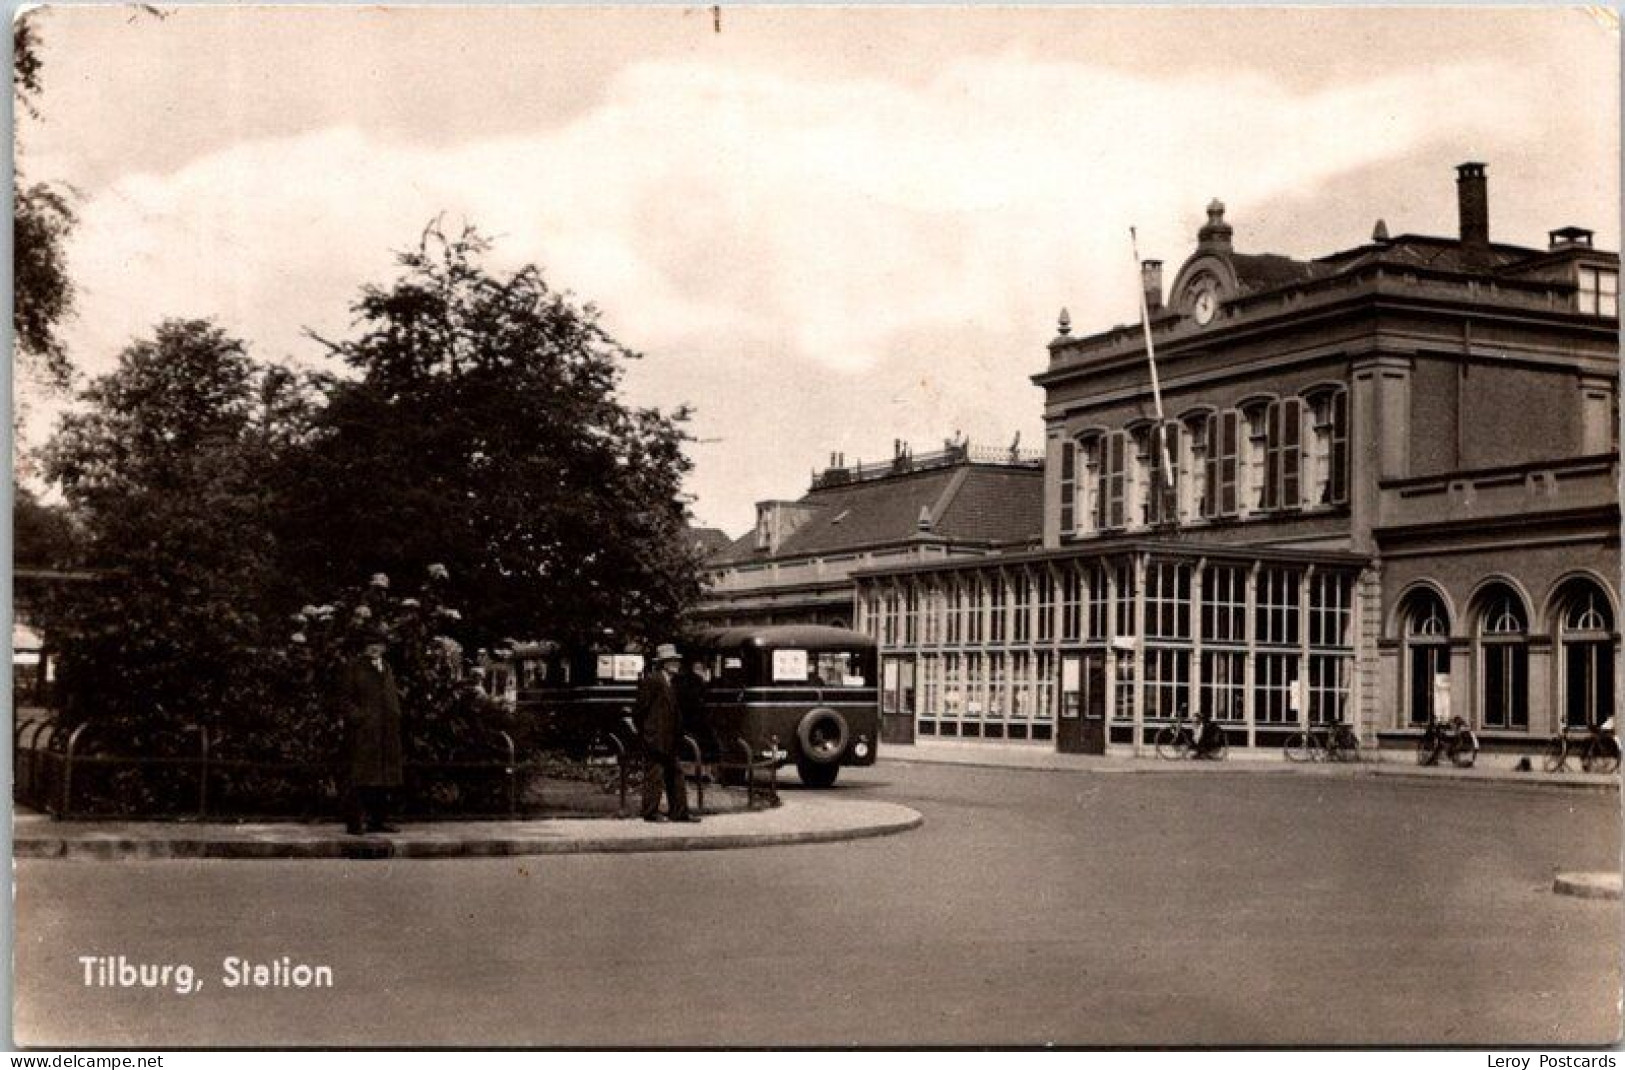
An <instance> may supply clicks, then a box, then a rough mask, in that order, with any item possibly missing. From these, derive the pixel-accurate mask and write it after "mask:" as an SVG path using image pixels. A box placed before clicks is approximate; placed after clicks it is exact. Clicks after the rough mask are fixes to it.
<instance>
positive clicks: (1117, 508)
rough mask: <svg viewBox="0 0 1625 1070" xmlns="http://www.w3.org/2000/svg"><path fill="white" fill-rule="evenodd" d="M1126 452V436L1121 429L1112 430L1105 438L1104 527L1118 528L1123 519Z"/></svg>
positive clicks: (1121, 524)
mask: <svg viewBox="0 0 1625 1070" xmlns="http://www.w3.org/2000/svg"><path fill="white" fill-rule="evenodd" d="M1127 453H1128V436H1127V435H1126V434H1125V433H1124V432H1122V431H1113V432H1112V433H1111V434H1110V435H1108V436H1107V438H1106V464H1105V465H1104V472H1105V483H1106V493H1105V495H1104V497H1105V499H1106V503H1105V512H1106V515H1105V520H1106V527H1109V528H1120V527H1122V526H1123V524H1124V522H1125V520H1124V491H1125V490H1126V485H1127V478H1126V465H1127V459H1128V458H1127Z"/></svg>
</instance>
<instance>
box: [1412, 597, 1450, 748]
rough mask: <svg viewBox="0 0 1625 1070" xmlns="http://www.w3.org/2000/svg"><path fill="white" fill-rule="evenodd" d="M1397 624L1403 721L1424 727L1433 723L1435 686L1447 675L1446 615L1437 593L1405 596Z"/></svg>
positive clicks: (1448, 651)
mask: <svg viewBox="0 0 1625 1070" xmlns="http://www.w3.org/2000/svg"><path fill="white" fill-rule="evenodd" d="M1400 622H1401V623H1400V632H1401V638H1402V640H1403V646H1404V652H1403V657H1402V662H1401V664H1402V667H1403V668H1402V671H1403V675H1404V678H1405V683H1404V687H1405V712H1406V719H1407V720H1408V721H1409V722H1410V723H1411V724H1413V725H1425V724H1427V723H1429V722H1430V721H1432V720H1433V712H1434V711H1433V696H1434V686H1435V683H1436V681H1437V680H1438V678H1439V677H1440V676H1444V677H1448V676H1449V674H1450V614H1449V612H1448V611H1447V610H1446V609H1445V607H1444V602H1443V601H1442V600H1441V599H1440V598H1439V596H1438V595H1437V594H1435V593H1434V592H1432V591H1430V590H1427V589H1426V588H1423V589H1420V590H1416V591H1413V592H1411V593H1410V594H1409V595H1407V596H1406V597H1405V604H1404V607H1403V610H1402V612H1401V615H1400Z"/></svg>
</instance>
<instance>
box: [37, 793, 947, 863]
mask: <svg viewBox="0 0 1625 1070" xmlns="http://www.w3.org/2000/svg"><path fill="white" fill-rule="evenodd" d="M790 805H791V806H794V807H796V808H797V809H801V808H802V807H803V806H805V804H804V803H803V804H801V805H799V806H798V805H797V804H790ZM807 808H808V809H814V810H826V811H827V810H829V809H844V808H845V807H840V806H839V804H835V805H831V804H825V803H820V804H818V805H817V806H815V807H807ZM783 811H784V808H783V807H781V808H780V809H778V810H774V811H768V812H767V813H765V814H762V815H761V816H763V817H767V816H773V815H782V814H783ZM860 815H861V817H860V819H859V820H851V819H848V820H847V821H846V822H845V823H843V822H842V821H841V819H840V818H839V817H838V816H835V817H832V818H831V819H830V820H827V821H825V822H824V823H823V824H822V826H821V827H815V828H800V829H783V828H780V829H777V830H767V831H761V832H718V833H703V832H702V833H685V834H683V835H680V836H671V835H660V834H658V833H647V834H644V833H632V834H618V835H604V834H603V832H602V831H599V832H598V833H596V834H591V833H589V834H587V835H579V836H572V835H567V833H569V832H572V831H577V830H575V829H572V828H571V827H570V825H569V824H567V823H566V822H563V821H558V820H554V821H536V822H534V823H533V826H534V827H533V828H531V829H527V830H526V831H527V832H528V833H529V834H528V835H516V834H512V833H507V834H496V835H484V836H481V835H479V833H478V830H477V828H476V827H475V826H471V825H468V824H464V825H460V826H458V827H459V828H460V829H462V830H465V831H466V832H467V833H469V835H465V836H462V837H454V836H446V835H444V834H443V833H442V832H441V831H440V830H441V829H444V826H440V827H438V828H437V829H436V830H435V831H429V829H427V828H425V829H424V830H421V831H418V830H410V829H409V830H408V831H406V832H402V833H400V834H398V835H388V836H384V835H374V836H365V837H359V838H358V837H350V836H346V835H342V834H328V835H318V834H298V835H290V836H287V837H283V838H269V839H262V838H255V837H254V835H253V833H252V831H250V830H245V829H242V828H240V827H236V828H234V827H232V826H220V831H219V832H216V833H212V834H211V833H209V832H206V831H202V830H196V829H176V830H175V834H174V835H169V836H163V837H157V836H153V837H146V836H128V835H119V834H118V833H112V832H107V833H103V832H89V833H87V834H86V835H84V836H71V835H67V836H65V835H53V834H45V835H37V836H32V835H27V834H23V835H19V836H17V837H16V839H15V841H14V844H13V857H14V858H16V859H57V860H63V861H126V860H133V861H161V860H170V859H173V860H196V859H227V858H230V859H244V860H256V859H349V860H364V859H380V860H382V859H395V858H420V859H448V858H501V857H523V856H533V855H564V854H634V853H652V852H663V851H720V850H737V849H740V848H746V847H774V846H786V845H791V844H803V843H832V842H836V841H840V840H859V839H870V838H873V837H877V836H890V835H894V834H896V833H900V832H906V831H908V830H910V829H914V828H918V827H919V826H920V825H922V824H923V823H924V821H925V818H924V817H923V816H922V815H921V814H920V813H919V812H918V811H916V810H912V809H910V808H908V807H906V806H898V805H896V804H894V803H876V802H865V803H863V804H861V806H860ZM741 816H743V815H741ZM795 816H796V817H797V818H798V819H804V818H805V817H806V816H812V817H814V818H815V819H816V818H817V817H819V816H824V815H818V814H816V813H815V814H813V815H804V814H798V815H795ZM717 820H719V821H720V820H722V819H720V818H719V819H717ZM781 823H782V822H781ZM574 824H593V825H598V824H603V822H599V821H591V822H585V821H578V822H574ZM615 824H616V825H617V826H619V827H626V826H625V825H624V824H623V823H621V822H618V821H617V822H615Z"/></svg>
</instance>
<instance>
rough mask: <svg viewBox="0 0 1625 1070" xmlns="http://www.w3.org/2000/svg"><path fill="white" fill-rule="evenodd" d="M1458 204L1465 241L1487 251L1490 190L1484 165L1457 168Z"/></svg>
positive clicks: (1477, 248) (1466, 243)
mask: <svg viewBox="0 0 1625 1070" xmlns="http://www.w3.org/2000/svg"><path fill="white" fill-rule="evenodd" d="M1456 205H1457V207H1458V208H1459V209H1460V212H1461V244H1462V245H1464V246H1467V247H1468V249H1469V250H1474V251H1487V250H1488V249H1489V244H1490V191H1489V184H1488V180H1486V179H1485V177H1484V165H1483V164H1481V163H1464V164H1461V165H1460V166H1459V167H1457V168H1456Z"/></svg>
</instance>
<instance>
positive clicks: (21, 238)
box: [11, 14, 76, 387]
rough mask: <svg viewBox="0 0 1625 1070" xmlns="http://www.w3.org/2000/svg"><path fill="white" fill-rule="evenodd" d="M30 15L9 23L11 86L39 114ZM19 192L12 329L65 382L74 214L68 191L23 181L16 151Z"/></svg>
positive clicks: (28, 353)
mask: <svg viewBox="0 0 1625 1070" xmlns="http://www.w3.org/2000/svg"><path fill="white" fill-rule="evenodd" d="M34 26H35V22H34V17H33V16H32V15H31V14H30V15H24V16H22V17H20V18H18V19H17V20H16V21H14V22H13V23H12V44H13V54H14V59H13V65H12V89H13V93H14V96H15V98H16V101H17V104H18V106H19V107H20V109H22V110H24V111H26V112H28V113H29V114H30V115H33V116H35V117H38V116H39V108H38V105H37V101H38V99H39V96H40V90H41V64H40V59H39V51H38V39H37V37H36V35H35V30H34ZM16 160H17V172H16V185H17V194H16V199H15V203H14V207H13V216H12V227H13V229H12V271H13V276H12V280H13V303H12V319H11V323H12V330H13V332H14V333H15V335H16V339H17V350H18V352H19V354H21V356H22V357H23V358H24V359H26V360H31V361H34V362H36V364H37V366H39V367H40V369H41V370H42V371H43V372H44V373H45V376H46V378H47V380H48V381H49V382H51V383H53V384H55V385H57V386H62V387H65V386H66V385H67V384H68V381H69V378H70V376H71V374H72V365H71V364H70V363H69V360H68V355H67V351H66V349H65V348H64V347H63V343H62V337H61V334H60V333H59V330H58V328H59V326H60V325H61V323H62V321H63V320H65V319H66V318H67V317H68V315H69V314H70V313H71V312H72V311H73V281H72V279H71V278H70V277H69V275H68V267H67V240H68V235H69V234H70V233H72V231H73V226H74V223H75V222H76V218H75V215H74V211H73V206H72V203H71V202H70V200H69V197H68V194H67V192H66V191H64V190H63V189H62V188H60V187H58V186H54V185H51V184H49V183H45V182H34V183H25V182H24V181H23V171H22V154H21V151H20V150H19V151H18V152H17V153H16Z"/></svg>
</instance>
